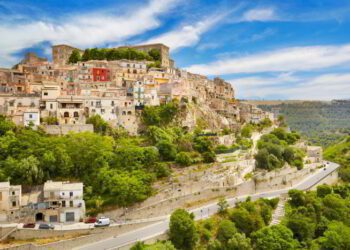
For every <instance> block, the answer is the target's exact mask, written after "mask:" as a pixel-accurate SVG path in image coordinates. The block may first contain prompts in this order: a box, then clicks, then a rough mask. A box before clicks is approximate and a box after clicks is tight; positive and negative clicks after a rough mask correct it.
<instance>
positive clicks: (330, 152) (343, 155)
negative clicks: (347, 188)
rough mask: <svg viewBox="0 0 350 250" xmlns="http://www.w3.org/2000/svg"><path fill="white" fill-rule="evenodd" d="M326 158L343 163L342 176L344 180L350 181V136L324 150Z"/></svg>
mask: <svg viewBox="0 0 350 250" xmlns="http://www.w3.org/2000/svg"><path fill="white" fill-rule="evenodd" d="M324 158H325V159H327V160H330V161H334V162H337V163H339V164H341V166H342V168H341V169H340V170H339V175H340V177H341V178H342V179H343V180H344V181H350V136H348V137H347V138H345V139H344V140H342V141H341V142H339V143H337V144H334V145H332V146H330V147H328V148H327V149H326V150H325V151H324Z"/></svg>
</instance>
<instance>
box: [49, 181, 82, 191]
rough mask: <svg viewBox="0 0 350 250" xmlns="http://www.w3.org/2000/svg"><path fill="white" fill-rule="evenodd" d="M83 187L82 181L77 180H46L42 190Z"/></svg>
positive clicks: (64, 189)
mask: <svg viewBox="0 0 350 250" xmlns="http://www.w3.org/2000/svg"><path fill="white" fill-rule="evenodd" d="M78 189H81V190H82V189H83V183H82V182H77V183H69V182H62V181H47V182H45V184H44V191H50V190H62V191H69V190H78Z"/></svg>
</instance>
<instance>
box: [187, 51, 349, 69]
mask: <svg viewBox="0 0 350 250" xmlns="http://www.w3.org/2000/svg"><path fill="white" fill-rule="evenodd" d="M349 62H350V44H345V45H340V46H309V47H291V48H285V49H280V50H274V51H270V52H266V53H258V54H255V55H249V56H240V57H235V58H227V59H223V60H217V61H214V62H211V63H209V64H197V65H192V66H190V67H188V68H187V70H188V71H190V72H194V73H199V74H206V75H225V74H236V73H260V72H286V71H309V70H316V69H322V68H329V67H333V66H338V65H341V64H345V63H349Z"/></svg>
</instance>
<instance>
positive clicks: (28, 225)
mask: <svg viewBox="0 0 350 250" xmlns="http://www.w3.org/2000/svg"><path fill="white" fill-rule="evenodd" d="M23 228H35V223H26V224H24V225H23Z"/></svg>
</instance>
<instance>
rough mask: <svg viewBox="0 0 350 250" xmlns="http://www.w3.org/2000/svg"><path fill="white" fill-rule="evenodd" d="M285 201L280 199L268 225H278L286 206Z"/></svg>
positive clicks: (282, 198) (283, 198)
mask: <svg viewBox="0 0 350 250" xmlns="http://www.w3.org/2000/svg"><path fill="white" fill-rule="evenodd" d="M286 201H287V199H286V198H285V197H281V198H280V200H279V202H278V204H277V208H276V209H275V211H274V212H273V214H272V220H271V223H270V225H277V224H279V223H280V221H281V219H282V218H283V216H284V212H285V211H284V206H285V204H286Z"/></svg>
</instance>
